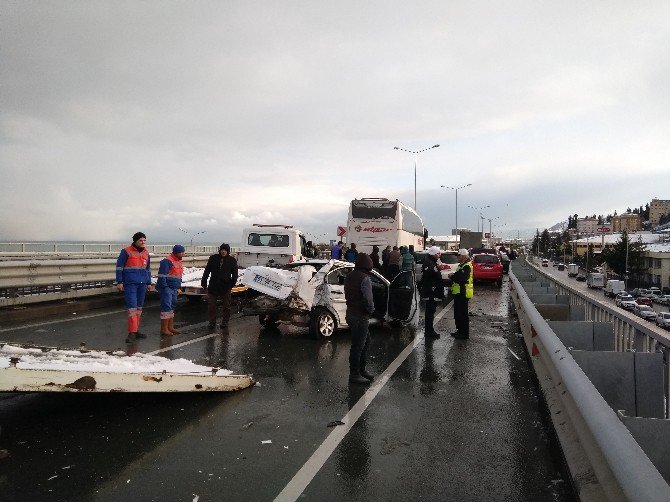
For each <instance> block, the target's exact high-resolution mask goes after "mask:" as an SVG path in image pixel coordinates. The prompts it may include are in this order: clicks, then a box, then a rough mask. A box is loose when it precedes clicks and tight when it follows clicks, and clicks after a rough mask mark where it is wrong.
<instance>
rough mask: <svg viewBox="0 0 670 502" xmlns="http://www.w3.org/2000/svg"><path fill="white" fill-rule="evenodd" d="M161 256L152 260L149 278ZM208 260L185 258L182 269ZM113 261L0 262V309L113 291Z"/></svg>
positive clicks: (153, 273) (91, 259) (114, 270)
mask: <svg viewBox="0 0 670 502" xmlns="http://www.w3.org/2000/svg"><path fill="white" fill-rule="evenodd" d="M163 257H164V256H152V259H151V272H152V275H156V274H157V273H158V267H159V264H160V260H161V259H162V258H163ZM207 259H208V256H185V257H184V267H204V266H205V265H206V264H207ZM115 280H116V259H112V258H107V259H103V258H90V259H72V260H30V261H25V260H21V261H0V307H7V306H15V305H25V304H31V303H39V302H44V301H52V300H59V299H71V298H79V297H84V296H92V295H96V294H105V293H110V292H113V291H115V290H116V288H115V287H114V286H113V284H114V282H115Z"/></svg>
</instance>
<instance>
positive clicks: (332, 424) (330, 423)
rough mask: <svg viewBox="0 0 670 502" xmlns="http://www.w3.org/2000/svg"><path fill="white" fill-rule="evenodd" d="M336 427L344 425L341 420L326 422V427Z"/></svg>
mask: <svg viewBox="0 0 670 502" xmlns="http://www.w3.org/2000/svg"><path fill="white" fill-rule="evenodd" d="M338 425H344V422H342V421H341V420H334V421H332V422H328V425H326V427H337V426H338Z"/></svg>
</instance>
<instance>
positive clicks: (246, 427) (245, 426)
mask: <svg viewBox="0 0 670 502" xmlns="http://www.w3.org/2000/svg"><path fill="white" fill-rule="evenodd" d="M252 425H254V423H253V422H249V423H248V424H244V425H243V426H242V429H248V428H249V427H251V426H252Z"/></svg>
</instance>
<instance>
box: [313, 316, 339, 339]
mask: <svg viewBox="0 0 670 502" xmlns="http://www.w3.org/2000/svg"><path fill="white" fill-rule="evenodd" d="M336 328H337V322H336V321H335V317H334V316H333V314H331V313H330V311H328V310H326V309H324V308H317V309H315V310H314V312H312V315H311V316H310V318H309V333H310V335H311V336H312V338H314V339H317V340H318V339H319V338H328V337H330V336H332V335H333V333H334V332H335V329H336Z"/></svg>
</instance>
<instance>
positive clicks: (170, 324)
mask: <svg viewBox="0 0 670 502" xmlns="http://www.w3.org/2000/svg"><path fill="white" fill-rule="evenodd" d="M169 321H170V322H168V331H169V332H170V333H172V334H173V335H178V334H180V333H181V331H179V330H178V329H175V328H174V317H171V318H170V319H169Z"/></svg>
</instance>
